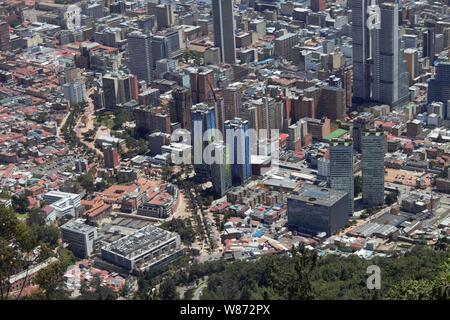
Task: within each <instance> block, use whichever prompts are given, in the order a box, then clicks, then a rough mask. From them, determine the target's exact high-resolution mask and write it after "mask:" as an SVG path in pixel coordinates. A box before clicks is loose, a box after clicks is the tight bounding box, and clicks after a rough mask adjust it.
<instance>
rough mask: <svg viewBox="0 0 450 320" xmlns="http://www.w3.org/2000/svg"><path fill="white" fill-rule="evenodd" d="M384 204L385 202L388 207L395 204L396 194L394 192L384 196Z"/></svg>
mask: <svg viewBox="0 0 450 320" xmlns="http://www.w3.org/2000/svg"><path fill="white" fill-rule="evenodd" d="M384 202H385V203H386V204H387V205H388V206H390V205H391V204H393V203H395V202H397V193H396V192H389V193H388V194H387V195H386V197H385V199H384Z"/></svg>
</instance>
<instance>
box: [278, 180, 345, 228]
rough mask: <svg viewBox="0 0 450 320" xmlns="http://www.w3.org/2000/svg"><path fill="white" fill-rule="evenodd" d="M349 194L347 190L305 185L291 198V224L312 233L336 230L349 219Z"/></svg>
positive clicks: (288, 201)
mask: <svg viewBox="0 0 450 320" xmlns="http://www.w3.org/2000/svg"><path fill="white" fill-rule="evenodd" d="M347 197H348V195H347V193H346V192H342V191H338V190H333V189H327V188H323V187H318V186H314V185H308V184H304V185H303V186H302V188H301V189H300V190H299V191H298V192H296V194H291V195H289V197H288V200H287V217H288V227H289V228H290V229H293V230H297V231H300V232H302V233H307V234H310V235H317V234H319V233H321V232H325V233H327V234H328V235H332V234H334V233H336V232H337V231H339V230H340V229H342V228H343V227H344V226H345V224H346V223H347V221H348V218H349V216H348V212H347V210H348V199H347Z"/></svg>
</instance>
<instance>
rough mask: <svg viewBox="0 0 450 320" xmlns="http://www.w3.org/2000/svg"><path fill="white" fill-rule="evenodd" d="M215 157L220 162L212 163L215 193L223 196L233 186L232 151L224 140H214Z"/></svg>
mask: <svg viewBox="0 0 450 320" xmlns="http://www.w3.org/2000/svg"><path fill="white" fill-rule="evenodd" d="M213 145H214V158H215V159H220V160H219V163H217V162H215V163H213V164H212V165H211V179H212V185H213V190H214V194H216V195H217V196H220V197H223V196H224V195H225V193H226V192H227V191H228V190H229V189H230V188H231V186H232V174H231V160H230V152H229V150H228V148H227V146H226V145H224V143H223V142H214V143H213Z"/></svg>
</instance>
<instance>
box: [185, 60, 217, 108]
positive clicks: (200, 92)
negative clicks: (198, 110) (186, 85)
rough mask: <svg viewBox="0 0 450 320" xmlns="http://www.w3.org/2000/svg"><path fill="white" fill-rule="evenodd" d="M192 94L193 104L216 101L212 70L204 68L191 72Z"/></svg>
mask: <svg viewBox="0 0 450 320" xmlns="http://www.w3.org/2000/svg"><path fill="white" fill-rule="evenodd" d="M189 76H190V83H191V93H192V103H193V104H196V103H200V102H211V101H214V94H213V85H214V74H213V71H212V70H209V69H207V68H204V67H200V68H198V69H194V70H191V71H190V73H189Z"/></svg>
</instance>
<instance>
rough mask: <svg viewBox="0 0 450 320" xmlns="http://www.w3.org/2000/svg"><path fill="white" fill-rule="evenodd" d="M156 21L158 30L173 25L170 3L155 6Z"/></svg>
mask: <svg viewBox="0 0 450 320" xmlns="http://www.w3.org/2000/svg"><path fill="white" fill-rule="evenodd" d="M154 10H155V14H156V21H157V24H158V30H163V29H166V28H169V27H171V26H173V25H174V24H175V16H174V14H173V8H172V5H171V4H170V3H166V4H159V5H157V6H155V9H154Z"/></svg>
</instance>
